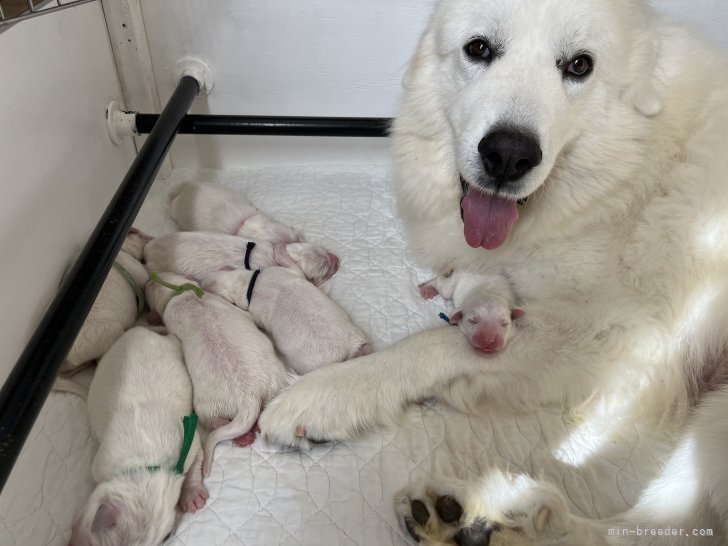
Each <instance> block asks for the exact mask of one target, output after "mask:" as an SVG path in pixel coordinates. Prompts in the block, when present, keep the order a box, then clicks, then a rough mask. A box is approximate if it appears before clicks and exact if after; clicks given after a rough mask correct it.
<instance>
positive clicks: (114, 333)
mask: <svg viewBox="0 0 728 546" xmlns="http://www.w3.org/2000/svg"><path fill="white" fill-rule="evenodd" d="M151 239H152V238H151V237H149V236H148V235H145V234H144V233H142V232H141V231H139V230H137V229H134V228H132V229H130V230H129V233H128V234H127V236H126V239H125V240H124V245H123V246H122V247H121V251H120V252H119V254H118V256H117V257H116V261H115V262H114V266H113V267H112V269H111V271H109V274H108V275H107V277H106V280H105V281H104V284H103V286H102V287H101V291H100V292H99V295H98V296H97V297H96V301H95V302H94V304H93V307H92V308H91V311H90V312H89V314H88V317H87V318H86V321H85V322H84V324H83V327H82V328H81V331H80V332H79V334H78V336H77V337H76V341H75V342H74V343H73V347H71V351H70V352H69V353H68V356H67V357H66V361H65V363H64V365H63V368H62V369H61V372H62V373H63V374H65V375H72V374H73V372H74V371H76V370H77V369H80V368H81V367H83V365H84V364H86V363H87V362H92V361H94V360H96V359H98V358H101V356H102V355H103V354H104V353H106V351H108V350H109V348H110V347H111V345H112V344H113V343H114V342H115V341H116V340H117V339H119V338H120V337H121V335H122V334H123V333H124V332H125V331H126V330H127V329H129V328H131V327H132V326H133V325H134V323H135V322H136V320H137V317H138V316H139V315H140V314H141V313H142V312H143V311H144V285H145V284H146V283H147V281H148V280H149V273H148V272H147V270H146V268H145V267H144V266H143V265H142V264H141V263H140V262H141V259H142V255H143V252H144V247H145V246H146V244H147V243H148V242H149V241H150V240H151Z"/></svg>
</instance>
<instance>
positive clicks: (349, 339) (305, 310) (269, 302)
mask: <svg viewBox="0 0 728 546" xmlns="http://www.w3.org/2000/svg"><path fill="white" fill-rule="evenodd" d="M202 286H203V287H205V288H206V289H209V290H210V291H211V292H214V293H216V294H219V295H220V296H222V297H223V298H225V299H227V300H229V301H231V302H233V303H235V305H237V306H238V307H240V308H241V309H247V310H248V311H250V314H251V315H252V317H253V320H254V321H255V323H256V324H257V325H258V326H260V327H261V328H262V329H263V330H265V331H266V332H267V333H268V334H270V336H271V337H272V338H273V343H274V344H275V346H276V348H277V349H278V350H279V351H280V353H281V354H282V355H283V356H284V357H285V359H286V360H287V361H288V364H289V365H290V366H291V368H292V369H293V370H294V371H296V373H299V374H305V373H308V372H310V371H311V370H314V369H316V368H318V367H319V366H323V365H324V364H331V363H333V362H343V361H344V360H349V359H350V358H356V357H358V356H363V355H367V354H369V353H371V352H372V348H371V345H370V343H369V339H368V338H367V336H366V335H365V334H364V332H362V331H361V330H360V329H359V328H357V327H356V326H354V325H353V324H352V322H351V319H350V318H349V317H348V315H347V314H346V312H345V311H344V310H343V309H342V308H341V307H339V306H338V305H336V303H334V302H333V301H332V300H331V299H330V298H329V297H328V296H326V294H324V293H323V292H321V290H319V289H318V288H316V287H315V286H313V285H312V284H311V283H309V282H307V281H306V279H304V278H303V277H302V276H300V275H298V274H297V273H296V272H295V270H292V269H284V268H282V267H269V268H267V269H263V270H260V271H246V270H245V269H235V270H232V271H220V272H217V273H214V274H212V275H210V276H209V277H208V278H206V279H204V280H203V281H202Z"/></svg>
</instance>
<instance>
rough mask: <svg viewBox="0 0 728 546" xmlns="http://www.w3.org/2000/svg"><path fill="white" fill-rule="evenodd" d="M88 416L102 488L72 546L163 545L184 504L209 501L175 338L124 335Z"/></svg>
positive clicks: (99, 375)
mask: <svg viewBox="0 0 728 546" xmlns="http://www.w3.org/2000/svg"><path fill="white" fill-rule="evenodd" d="M88 410H89V420H90V423H91V431H92V433H93V435H94V436H95V437H96V439H97V440H98V442H99V450H98V452H97V454H96V457H95V458H94V461H93V465H92V468H91V473H92V474H93V477H94V479H95V480H96V482H97V484H98V485H97V486H96V489H95V490H94V491H93V493H91V496H90V497H89V499H88V501H87V502H86V504H85V506H84V508H83V510H82V512H81V515H80V517H79V518H78V520H77V521H76V523H75V524H74V526H73V531H72V534H71V543H70V544H71V546H91V545H94V546H96V545H114V546H131V545H134V546H147V545H148V546H152V545H155V546H156V545H158V544H160V543H161V542H162V541H164V540H165V539H166V537H167V536H169V535H170V533H171V532H172V531H173V529H174V520H175V505H176V504H177V502H178V501H179V502H180V505H181V507H182V508H183V509H185V511H193V512H194V511H195V510H197V508H199V507H201V506H202V505H203V504H204V502H205V500H206V499H207V490H206V489H205V487H204V486H203V485H202V477H201V463H202V456H201V455H202V451H201V449H200V441H199V435H198V434H196V433H195V427H194V426H193V425H194V421H192V422H188V423H187V424H186V425H185V424H183V418H184V417H185V416H188V415H190V414H191V413H192V385H191V383H190V378H189V376H188V375H187V370H185V366H184V362H183V360H182V350H181V348H180V343H179V341H178V340H177V338H175V337H173V336H161V335H159V334H156V333H154V332H151V331H149V330H147V329H145V328H132V329H131V330H129V331H128V332H126V333H125V334H124V335H123V336H122V337H121V338H119V340H118V341H117V342H116V343H114V345H113V346H112V347H111V349H109V352H108V353H106V355H104V357H103V358H102V359H101V361H100V362H99V365H98V368H97V370H96V375H95V376H94V380H93V382H92V383H91V387H90V389H89V396H88ZM185 426H186V427H187V429H188V431H187V433H186V434H185V432H184V428H185ZM193 434H194V436H193ZM185 439H187V444H186V443H185ZM190 441H191V445H190V448H189V452H188V453H187V454H186V456H185V457H183V452H184V449H183V448H184V447H185V445H189V443H190ZM185 474H186V477H185ZM180 493H181V495H182V498H181V499H180Z"/></svg>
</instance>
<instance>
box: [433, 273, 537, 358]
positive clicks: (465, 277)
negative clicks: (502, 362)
mask: <svg viewBox="0 0 728 546" xmlns="http://www.w3.org/2000/svg"><path fill="white" fill-rule="evenodd" d="M419 288H420V294H421V295H422V297H423V298H425V299H432V298H434V297H435V296H437V295H438V294H440V295H442V296H443V297H444V298H446V299H451V300H452V301H453V304H454V305H455V311H454V312H453V315H452V317H450V324H457V325H458V326H459V327H460V330H461V331H462V332H463V334H465V336H466V337H467V338H468V340H469V341H470V344H471V345H472V346H473V348H474V349H475V350H476V351H477V352H479V353H481V354H484V355H491V354H495V353H497V352H498V351H500V350H502V349H503V348H504V347H505V346H506V344H507V343H508V342H509V341H510V339H511V338H512V337H513V334H514V333H515V326H514V324H513V321H514V320H516V319H518V318H521V317H522V316H523V315H524V314H525V313H524V312H523V310H521V309H512V308H511V304H510V302H511V301H513V299H514V297H513V294H512V291H511V289H510V286H508V283H507V281H505V279H499V278H497V277H491V276H483V275H476V274H472V273H466V272H460V271H456V272H454V273H452V274H451V275H450V276H448V277H445V276H443V277H436V278H435V279H432V280H430V281H427V282H424V283H422V284H420V285H419Z"/></svg>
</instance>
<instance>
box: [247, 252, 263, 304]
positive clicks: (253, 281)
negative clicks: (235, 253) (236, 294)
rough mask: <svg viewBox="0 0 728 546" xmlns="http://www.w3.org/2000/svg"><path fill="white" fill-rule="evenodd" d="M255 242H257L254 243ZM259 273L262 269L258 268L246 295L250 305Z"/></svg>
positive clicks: (251, 278)
mask: <svg viewBox="0 0 728 546" xmlns="http://www.w3.org/2000/svg"><path fill="white" fill-rule="evenodd" d="M253 244H255V243H253ZM258 275H260V269H256V270H255V273H253V276H252V277H250V284H249V285H248V293H247V294H246V297H247V298H248V305H250V300H251V299H252V298H253V289H254V288H255V282H256V281H257V280H258Z"/></svg>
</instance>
